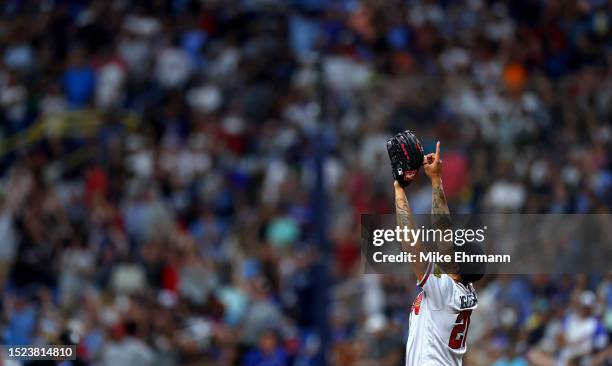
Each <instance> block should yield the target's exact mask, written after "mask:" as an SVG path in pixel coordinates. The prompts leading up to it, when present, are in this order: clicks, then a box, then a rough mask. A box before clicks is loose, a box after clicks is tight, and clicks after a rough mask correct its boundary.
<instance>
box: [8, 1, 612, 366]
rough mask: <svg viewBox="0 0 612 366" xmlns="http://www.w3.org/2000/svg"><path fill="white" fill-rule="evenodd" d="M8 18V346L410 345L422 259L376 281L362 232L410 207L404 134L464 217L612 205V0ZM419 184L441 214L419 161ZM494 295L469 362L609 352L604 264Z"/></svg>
mask: <svg viewBox="0 0 612 366" xmlns="http://www.w3.org/2000/svg"><path fill="white" fill-rule="evenodd" d="M0 12H1V14H2V18H1V19H2V20H1V21H0V288H2V298H1V306H2V316H1V319H0V339H1V341H0V343H2V344H34V343H49V344H58V343H59V344H64V343H70V342H73V343H78V351H79V364H92V365H118V366H122V365H130V366H137V365H177V364H185V365H234V364H235V365H246V366H256V365H296V366H302V365H319V364H321V365H324V364H331V365H401V364H403V363H402V362H403V354H404V345H405V339H406V334H407V320H408V315H409V312H410V306H411V302H412V300H413V299H414V296H415V295H416V291H417V289H416V288H415V286H414V283H415V281H414V278H394V277H389V276H363V275H362V274H361V267H360V257H359V255H360V254H359V244H358V239H359V234H360V230H359V215H360V214H361V213H392V212H393V210H394V208H393V199H392V193H393V190H392V182H391V172H390V169H389V163H388V158H387V155H386V150H385V141H386V139H387V138H388V137H389V136H390V135H392V134H393V133H396V132H398V131H401V130H403V129H406V128H410V129H412V130H414V131H415V132H416V134H417V135H418V136H419V137H420V139H421V141H422V143H423V145H424V147H425V150H427V151H432V150H433V148H434V144H435V142H436V140H440V141H442V153H443V159H444V184H445V190H446V194H447V197H448V199H449V203H450V206H451V212H453V213H458V212H513V213H609V211H610V207H612V193H611V192H612V191H611V189H610V188H611V185H612V162H611V157H612V154H611V137H612V130H611V122H612V74H611V72H610V71H611V61H612V58H611V57H612V52H611V50H612V36H611V35H612V32H611V27H612V23H611V22H612V2H610V1H605V0H577V1H552V0H551V1H545V0H520V1H518V0H517V1H487V0H466V1H450V0H446V1H444V0H439V1H421V0H405V1H399V0H386V1H385V0H371V1H358V0H291V1H290V0H286V1H281V0H241V1H238V0H236V1H232V0H225V1H223V0H218V1H213V0H201V1H198V0H150V1H128V0H97V1H95V0H94V1H87V0H55V1H54V0H44V1H38V0H31V1H27V0H4V1H1V2H0ZM408 191H409V195H410V200H411V203H412V206H413V209H414V210H415V211H416V212H421V213H426V212H429V210H430V200H431V197H430V190H429V184H428V182H427V181H426V179H425V177H424V175H422V176H421V177H420V178H419V181H418V182H417V183H414V184H413V185H411V186H410V187H409V190H408ZM534 224H535V223H534ZM478 291H479V297H480V302H479V308H478V311H477V312H475V314H474V316H473V319H472V322H471V326H470V332H469V342H468V343H469V347H468V349H469V354H468V356H467V357H466V362H465V365H467V366H474V365H475V366H479V365H495V366H522V365H526V364H527V359H531V361H532V362H533V364H535V365H553V364H554V360H555V359H558V360H561V362H562V363H561V364H564V363H563V362H564V360H567V359H572V358H575V356H576V355H578V356H579V358H580V359H582V361H583V363H574V364H575V365H578V364H580V365H591V364H592V365H610V364H612V363H611V362H610V359H611V358H610V357H611V356H610V353H612V350H611V349H610V346H608V344H609V342H608V335H609V334H610V333H611V332H612V275H609V276H607V277H605V276H602V275H589V276H587V275H585V276H562V277H558V276H557V277H555V276H513V277H509V276H505V277H501V276H489V277H488V278H486V279H485V280H483V281H481V283H479V284H478ZM323 351H325V352H323ZM324 354H326V355H327V357H323V355H324ZM606 359H608V361H607V362H608V363H606ZM591 361H592V362H591Z"/></svg>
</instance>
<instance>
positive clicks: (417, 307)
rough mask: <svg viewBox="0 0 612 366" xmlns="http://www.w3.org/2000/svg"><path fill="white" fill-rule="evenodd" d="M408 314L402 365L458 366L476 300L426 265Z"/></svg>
mask: <svg viewBox="0 0 612 366" xmlns="http://www.w3.org/2000/svg"><path fill="white" fill-rule="evenodd" d="M417 285H418V286H419V287H421V288H422V289H423V290H422V291H421V292H420V293H419V295H418V296H417V298H416V299H415V300H414V303H413V305H412V311H411V312H410V328H409V330H408V342H407V344H406V366H461V363H462V359H463V355H464V354H465V351H466V343H467V334H468V330H469V327H470V316H471V315H472V311H473V310H474V309H476V306H477V303H478V299H477V298H476V292H475V291H474V287H473V286H472V284H471V283H470V284H469V285H467V286H466V285H464V284H462V283H459V282H456V281H454V280H453V279H452V278H450V277H449V276H448V275H447V274H445V273H442V272H441V270H440V268H439V267H438V266H437V265H435V264H431V263H430V264H429V266H428V267H427V270H426V271H425V274H424V275H423V278H422V279H421V281H420V282H419V283H418V284H417Z"/></svg>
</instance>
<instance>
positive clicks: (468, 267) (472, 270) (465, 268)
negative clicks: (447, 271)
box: [455, 243, 487, 284]
mask: <svg viewBox="0 0 612 366" xmlns="http://www.w3.org/2000/svg"><path fill="white" fill-rule="evenodd" d="M455 251H456V252H463V253H465V254H467V255H473V254H475V255H481V254H485V253H484V248H483V245H482V244H477V243H465V244H464V245H461V246H455ZM486 269H487V263H486V262H484V261H464V262H461V263H459V275H460V276H461V282H463V283H465V284H467V283H470V282H476V281H478V280H480V279H481V278H482V277H483V276H484V274H485V271H486Z"/></svg>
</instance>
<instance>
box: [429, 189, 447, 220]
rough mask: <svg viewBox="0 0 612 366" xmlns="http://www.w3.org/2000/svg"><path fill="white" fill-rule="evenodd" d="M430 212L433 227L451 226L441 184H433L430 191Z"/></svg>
mask: <svg viewBox="0 0 612 366" xmlns="http://www.w3.org/2000/svg"><path fill="white" fill-rule="evenodd" d="M431 214H432V217H433V225H434V228H435V229H441V230H446V229H449V228H450V227H451V218H450V210H449V209H448V204H447V203H446V196H445V195H444V188H442V185H441V184H440V185H434V186H433V187H432V192H431Z"/></svg>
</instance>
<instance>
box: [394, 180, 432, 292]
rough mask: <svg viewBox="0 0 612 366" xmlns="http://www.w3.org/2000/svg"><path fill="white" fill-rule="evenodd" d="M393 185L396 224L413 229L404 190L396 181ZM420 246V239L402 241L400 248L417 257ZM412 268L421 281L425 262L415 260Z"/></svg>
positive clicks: (425, 265) (425, 268)
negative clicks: (413, 241) (411, 241)
mask: <svg viewBox="0 0 612 366" xmlns="http://www.w3.org/2000/svg"><path fill="white" fill-rule="evenodd" d="M393 187H394V188H395V216H396V217H397V225H398V226H399V227H401V228H403V227H408V229H410V230H414V229H415V225H414V218H413V217H412V210H411V209H410V204H409V203H408V198H406V192H404V188H402V187H401V186H400V185H399V183H397V181H395V182H394V183H393ZM413 244H414V245H413ZM422 246H423V244H422V243H421V242H420V241H417V242H416V243H409V242H402V249H403V250H404V251H406V252H408V253H413V254H414V255H416V257H417V258H418V257H419V252H421V251H422V250H423V247H422ZM413 270H414V274H415V275H416V277H417V280H418V281H421V279H422V278H423V275H424V274H425V271H426V270H427V263H422V262H421V261H416V262H415V263H414V264H413Z"/></svg>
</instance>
